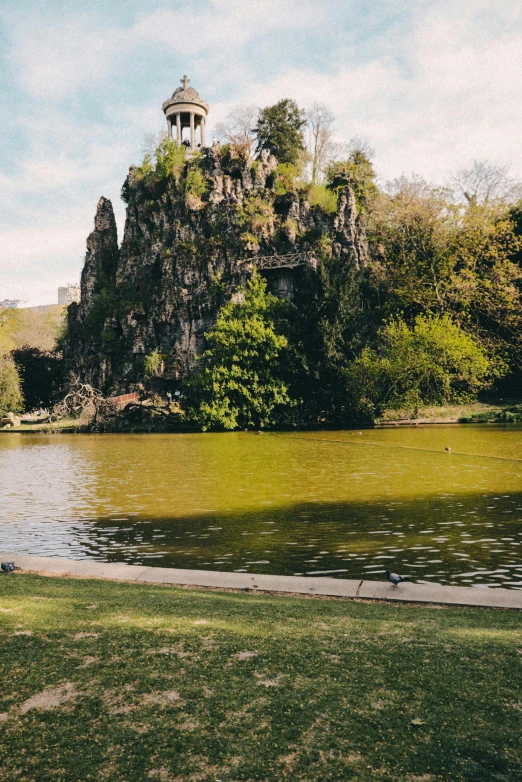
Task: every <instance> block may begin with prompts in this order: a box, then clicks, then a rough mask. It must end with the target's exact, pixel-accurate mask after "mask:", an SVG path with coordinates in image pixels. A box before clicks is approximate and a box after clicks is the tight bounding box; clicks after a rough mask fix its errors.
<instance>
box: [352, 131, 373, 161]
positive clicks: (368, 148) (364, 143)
mask: <svg viewBox="0 0 522 782" xmlns="http://www.w3.org/2000/svg"><path fill="white" fill-rule="evenodd" d="M345 149H346V154H347V157H350V155H354V154H356V153H357V152H359V153H360V154H362V155H364V157H366V158H368V160H373V158H374V157H375V150H374V148H373V147H372V145H371V144H370V139H368V138H366V136H352V138H351V139H350V141H349V142H348V144H346V146H345Z"/></svg>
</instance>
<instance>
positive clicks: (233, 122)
mask: <svg viewBox="0 0 522 782" xmlns="http://www.w3.org/2000/svg"><path fill="white" fill-rule="evenodd" d="M258 115H259V109H258V108H257V106H234V107H233V108H232V109H231V110H230V111H229V113H228V114H227V116H226V117H225V119H224V120H223V122H218V123H217V125H216V135H217V137H218V138H219V139H220V140H221V141H224V142H225V143H227V144H234V145H235V146H237V147H242V148H243V149H245V150H246V151H247V152H248V154H249V155H251V154H252V152H253V149H254V144H255V140H256V135H255V125H256V122H257V118H258Z"/></svg>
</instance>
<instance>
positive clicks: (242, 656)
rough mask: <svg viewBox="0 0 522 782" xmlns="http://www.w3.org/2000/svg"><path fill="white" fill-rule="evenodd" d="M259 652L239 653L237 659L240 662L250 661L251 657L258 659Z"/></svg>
mask: <svg viewBox="0 0 522 782" xmlns="http://www.w3.org/2000/svg"><path fill="white" fill-rule="evenodd" d="M258 654H259V652H238V653H237V654H236V657H237V659H238V660H248V659H249V658H250V657H257V655H258Z"/></svg>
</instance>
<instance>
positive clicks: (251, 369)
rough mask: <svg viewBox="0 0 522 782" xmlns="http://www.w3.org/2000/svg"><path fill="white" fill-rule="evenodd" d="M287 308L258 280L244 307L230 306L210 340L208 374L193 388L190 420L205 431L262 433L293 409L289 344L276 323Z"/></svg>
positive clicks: (253, 281)
mask: <svg viewBox="0 0 522 782" xmlns="http://www.w3.org/2000/svg"><path fill="white" fill-rule="evenodd" d="M283 307H284V303H283V302H281V301H279V300H278V299H276V298H275V296H272V295H271V294H270V293H267V290H266V282H265V280H264V279H263V278H262V277H260V276H257V275H256V276H254V277H253V278H252V279H251V280H250V282H248V284H247V286H246V290H245V293H244V300H243V301H237V300H236V301H230V302H229V303H228V304H226V305H225V306H224V307H223V308H222V309H221V311H220V313H219V316H218V319H217V323H216V325H215V326H214V328H213V329H211V331H210V332H209V333H208V334H207V335H206V338H207V344H208V348H207V350H206V351H205V354H204V357H203V358H204V361H205V368H204V370H203V372H202V373H201V375H199V377H196V378H195V379H194V380H193V381H192V383H191V384H189V388H188V389H187V395H188V398H189V405H188V407H189V414H190V415H191V417H192V418H193V419H195V420H196V421H197V422H198V424H199V425H200V426H201V428H202V429H203V430H206V429H237V428H241V429H243V428H255V429H259V428H264V427H267V426H273V425H275V424H277V423H278V422H279V421H280V420H281V418H282V416H283V415H284V411H285V408H286V407H288V406H289V405H290V404H291V400H290V397H289V395H288V389H287V385H286V383H285V382H284V380H283V379H282V372H283V369H282V360H283V354H284V351H285V348H286V347H287V345H288V340H287V338H286V337H285V336H284V335H283V334H282V333H281V331H280V329H279V328H278V325H277V321H278V318H279V314H280V312H281V310H282V308H283Z"/></svg>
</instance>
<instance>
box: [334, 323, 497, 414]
mask: <svg viewBox="0 0 522 782" xmlns="http://www.w3.org/2000/svg"><path fill="white" fill-rule="evenodd" d="M379 338H380V339H379V343H380V344H379V346H378V349H377V350H372V349H371V348H369V347H366V348H364V350H363V351H362V353H361V355H360V356H359V357H358V358H357V359H356V360H355V361H353V362H352V363H351V365H350V366H349V368H348V371H347V378H348V388H349V390H350V392H351V395H352V396H353V397H355V399H356V404H357V406H358V407H359V408H361V409H364V410H366V412H367V413H368V414H369V415H371V416H372V417H373V416H375V415H379V414H381V413H382V411H383V410H384V409H386V408H392V409H393V408H408V409H413V410H414V411H415V412H416V411H417V408H418V407H419V405H421V404H445V403H449V402H453V403H458V402H464V401H471V400H473V399H475V398H476V395H477V393H478V391H479V390H480V389H481V388H483V387H484V386H485V385H486V382H487V380H488V377H490V373H491V366H490V362H489V361H488V359H487V356H486V354H485V351H484V350H483V349H482V348H481V347H480V346H479V345H478V344H477V343H476V342H475V341H474V340H473V339H472V337H471V336H470V335H469V334H466V333H465V332H464V331H462V329H460V328H459V326H458V325H456V324H455V323H453V322H452V321H451V319H450V318H449V317H448V315H443V316H442V317H429V316H425V315H418V316H417V317H416V318H415V321H414V324H413V326H412V327H410V326H408V325H407V324H406V323H405V321H404V320H403V319H402V318H401V317H397V318H392V319H391V320H389V321H388V323H387V324H386V325H385V326H384V327H383V328H382V329H381V332H380V335H379Z"/></svg>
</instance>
